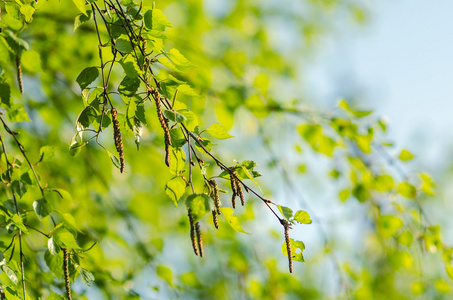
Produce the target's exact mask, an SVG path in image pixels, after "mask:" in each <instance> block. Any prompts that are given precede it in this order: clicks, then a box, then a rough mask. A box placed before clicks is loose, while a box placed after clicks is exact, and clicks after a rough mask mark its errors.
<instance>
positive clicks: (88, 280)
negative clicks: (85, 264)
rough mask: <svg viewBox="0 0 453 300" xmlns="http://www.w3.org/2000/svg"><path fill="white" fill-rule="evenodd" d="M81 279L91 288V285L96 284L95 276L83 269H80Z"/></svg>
mask: <svg viewBox="0 0 453 300" xmlns="http://www.w3.org/2000/svg"><path fill="white" fill-rule="evenodd" d="M80 277H81V278H82V281H83V282H84V283H85V284H86V285H87V286H91V284H92V283H93V282H94V275H93V274H91V272H90V271H88V270H86V269H84V268H82V267H80Z"/></svg>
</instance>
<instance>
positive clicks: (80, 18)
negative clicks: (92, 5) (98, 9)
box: [74, 10, 93, 31]
mask: <svg viewBox="0 0 453 300" xmlns="http://www.w3.org/2000/svg"><path fill="white" fill-rule="evenodd" d="M92 16H93V12H92V11H91V10H89V11H87V15H85V14H79V15H77V16H76V17H75V20H74V31H76V30H77V28H79V27H80V26H81V25H82V24H84V23H86V22H88V21H89V20H91V17H92Z"/></svg>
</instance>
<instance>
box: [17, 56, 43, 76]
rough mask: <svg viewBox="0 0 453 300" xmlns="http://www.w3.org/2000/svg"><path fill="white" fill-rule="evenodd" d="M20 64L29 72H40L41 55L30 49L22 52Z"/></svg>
mask: <svg viewBox="0 0 453 300" xmlns="http://www.w3.org/2000/svg"><path fill="white" fill-rule="evenodd" d="M20 61H21V63H22V66H23V67H24V68H25V69H26V70H28V71H29V72H31V73H36V72H41V71H42V69H41V57H40V56H39V53H38V52H36V51H34V50H30V51H24V52H22V56H21V59H20Z"/></svg>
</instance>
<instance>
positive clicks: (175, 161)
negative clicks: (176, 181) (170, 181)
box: [169, 147, 186, 176]
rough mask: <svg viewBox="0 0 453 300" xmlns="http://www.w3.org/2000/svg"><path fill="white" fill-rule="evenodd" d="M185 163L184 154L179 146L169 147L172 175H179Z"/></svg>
mask: <svg viewBox="0 0 453 300" xmlns="http://www.w3.org/2000/svg"><path fill="white" fill-rule="evenodd" d="M185 165H186V154H185V153H184V151H183V150H182V149H181V148H173V147H170V168H169V171H170V173H171V174H172V175H175V176H176V175H179V174H180V173H182V172H183V171H184V167H185Z"/></svg>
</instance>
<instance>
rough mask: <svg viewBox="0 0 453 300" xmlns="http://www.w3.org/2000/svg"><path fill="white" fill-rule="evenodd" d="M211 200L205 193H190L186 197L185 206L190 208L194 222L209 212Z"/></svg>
mask: <svg viewBox="0 0 453 300" xmlns="http://www.w3.org/2000/svg"><path fill="white" fill-rule="evenodd" d="M211 202H212V201H211V198H210V197H209V196H208V195H206V194H192V195H190V196H189V197H187V199H186V206H187V208H188V209H190V210H191V213H192V216H193V221H194V222H197V221H199V220H200V219H201V218H203V217H204V216H205V215H206V214H207V213H210V212H211V210H212V208H211Z"/></svg>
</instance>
